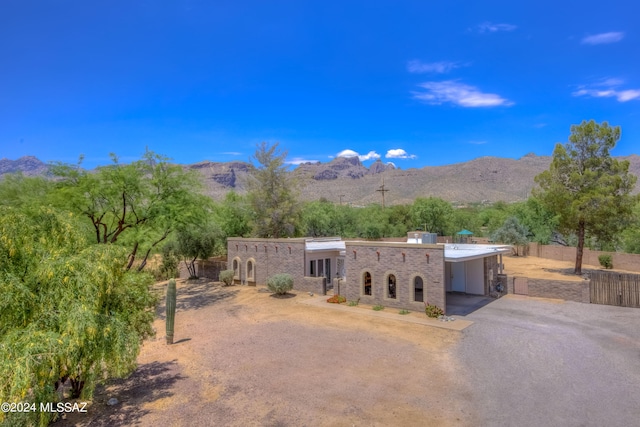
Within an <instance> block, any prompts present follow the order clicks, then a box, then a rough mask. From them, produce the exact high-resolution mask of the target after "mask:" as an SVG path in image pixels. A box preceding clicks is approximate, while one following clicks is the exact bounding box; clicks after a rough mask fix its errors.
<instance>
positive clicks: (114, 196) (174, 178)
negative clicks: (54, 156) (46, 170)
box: [53, 151, 210, 270]
mask: <svg viewBox="0 0 640 427" xmlns="http://www.w3.org/2000/svg"><path fill="white" fill-rule="evenodd" d="M111 159H112V161H113V164H112V165H110V166H104V167H100V168H98V169H97V170H96V171H94V172H87V171H84V170H82V169H80V167H72V166H69V165H62V164H58V165H57V166H55V167H54V168H53V172H54V174H55V175H57V176H58V177H59V178H61V180H60V181H58V183H57V186H58V189H57V193H58V196H59V199H60V200H64V202H63V204H66V206H64V207H66V208H67V209H69V210H71V211H72V212H76V213H79V214H81V215H82V216H84V217H85V218H87V219H89V220H90V221H91V225H92V227H93V232H94V236H95V242H96V243H118V244H121V245H124V246H126V247H128V248H129V250H130V252H129V263H128V264H127V269H130V268H131V267H132V266H133V264H134V262H135V261H136V259H137V258H138V255H139V254H140V253H142V256H141V262H140V264H139V266H138V270H142V269H143V268H144V266H145V265H146V262H147V259H148V257H149V255H150V254H151V252H152V251H153V250H154V249H156V247H157V246H158V244H160V243H161V242H163V241H164V240H165V239H166V238H167V237H168V236H169V234H170V233H171V232H172V231H173V230H175V229H176V228H177V227H179V226H182V225H185V224H191V223H194V222H198V221H200V220H201V218H202V217H203V216H204V215H205V212H204V211H203V209H204V208H203V207H206V206H208V204H209V203H210V201H209V200H208V198H206V197H205V196H202V195H200V194H199V193H198V192H197V189H198V187H199V182H198V180H197V178H196V177H195V176H194V175H193V174H191V173H188V172H186V171H184V169H183V168H182V167H181V166H178V165H172V164H170V163H168V161H167V160H168V159H167V158H165V157H163V156H160V155H157V154H155V153H153V152H151V151H147V152H146V153H145V154H144V156H143V158H142V159H141V160H139V161H136V162H133V163H129V164H122V163H120V162H119V161H118V158H117V157H116V156H115V154H111Z"/></svg>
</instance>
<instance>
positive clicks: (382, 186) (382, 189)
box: [376, 177, 389, 209]
mask: <svg viewBox="0 0 640 427" xmlns="http://www.w3.org/2000/svg"><path fill="white" fill-rule="evenodd" d="M376 191H379V192H380V193H382V209H384V193H386V192H387V191H389V190H387V189H386V188H385V187H384V177H382V185H381V186H380V188H378V189H377V190H376Z"/></svg>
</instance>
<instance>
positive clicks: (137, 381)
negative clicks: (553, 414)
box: [54, 257, 598, 426]
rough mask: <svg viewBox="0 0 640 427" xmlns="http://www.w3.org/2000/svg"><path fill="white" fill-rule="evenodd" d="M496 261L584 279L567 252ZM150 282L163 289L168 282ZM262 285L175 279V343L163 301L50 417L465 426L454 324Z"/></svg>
mask: <svg viewBox="0 0 640 427" xmlns="http://www.w3.org/2000/svg"><path fill="white" fill-rule="evenodd" d="M504 264H505V267H506V273H507V274H509V275H523V276H525V275H526V276H528V277H543V278H555V279H560V280H574V279H575V280H582V279H580V278H579V277H576V276H573V275H572V274H571V271H572V265H571V263H567V262H559V261H552V260H546V259H541V258H535V257H505V258H504ZM585 269H598V268H597V267H593V266H585ZM157 288H158V291H159V292H161V293H162V294H163V295H164V291H165V288H166V284H162V283H161V284H158V285H157ZM265 291H266V289H264V288H261V287H247V286H230V287H223V286H221V284H219V283H212V282H209V281H206V280H200V281H190V282H186V281H181V282H179V283H178V304H177V314H176V326H175V343H174V344H173V345H167V344H166V342H165V322H164V304H161V306H160V307H159V308H158V318H157V320H156V321H155V323H154V327H155V328H156V330H157V334H156V337H155V338H154V339H152V340H151V341H148V342H146V343H145V344H144V346H143V348H142V351H141V353H140V355H139V357H138V364H139V367H138V369H137V370H136V372H134V373H133V374H132V375H131V376H130V377H129V378H127V379H123V380H115V381H111V382H110V383H109V384H108V385H107V386H106V387H99V388H98V389H97V391H96V394H95V397H94V401H93V403H92V404H91V407H90V408H89V412H88V413H87V414H70V415H69V416H68V417H67V418H66V419H65V420H61V421H58V422H56V423H55V424H54V425H56V426H71V425H78V426H117V425H122V426H124V425H127V426H128V425H139V426H155V425H159V424H161V425H169V426H182V425H191V426H193V425H203V426H205V425H207V426H289V425H296V426H364V425H366V426H376V425H377V426H384V425H406V426H412V425H416V426H418V425H420V426H424V425H436V424H437V425H442V426H452V425H456V426H466V425H474V418H473V414H472V413H470V409H469V408H471V407H472V406H473V405H472V404H471V403H472V402H471V399H472V397H471V396H472V391H473V390H471V388H470V387H471V386H470V385H469V384H468V382H467V379H466V377H467V376H466V375H465V373H464V372H465V368H464V367H463V366H460V365H459V362H458V361H457V358H456V357H454V356H453V355H452V349H453V348H455V345H456V344H457V343H458V342H459V340H460V339H461V337H462V335H461V333H460V332H458V331H452V330H445V329H439V328H434V327H430V326H425V325H419V324H413V323H409V322H405V321H400V320H394V319H386V318H375V317H370V316H365V315H363V314H362V310H363V309H364V307H354V308H353V312H349V311H346V312H345V311H336V310H327V309H325V308H322V307H316V306H309V305H307V304H302V303H301V302H302V301H303V300H304V299H307V298H311V297H310V296H309V295H308V294H306V293H302V292H295V291H294V292H292V293H291V294H290V295H287V297H285V298H276V297H274V296H271V294H270V293H268V292H265ZM414 315H419V314H417V313H412V314H411V315H410V316H414ZM110 398H116V399H118V403H117V404H116V405H113V406H108V405H107V401H108V400H109V399H110Z"/></svg>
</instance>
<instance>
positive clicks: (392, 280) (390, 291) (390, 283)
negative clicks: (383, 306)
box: [387, 274, 396, 299]
mask: <svg viewBox="0 0 640 427" xmlns="http://www.w3.org/2000/svg"><path fill="white" fill-rule="evenodd" d="M387 298H393V299H396V276H394V275H393V274H390V275H389V276H387Z"/></svg>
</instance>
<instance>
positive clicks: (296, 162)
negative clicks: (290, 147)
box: [286, 157, 320, 165]
mask: <svg viewBox="0 0 640 427" xmlns="http://www.w3.org/2000/svg"><path fill="white" fill-rule="evenodd" d="M319 161H320V160H309V159H303V158H301V157H294V158H293V159H291V160H289V161H288V162H286V163H287V164H290V165H301V164H303V163H318V162H319Z"/></svg>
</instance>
